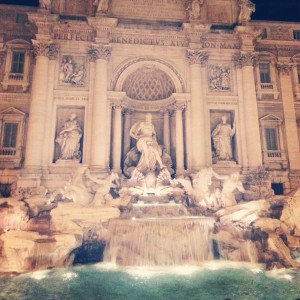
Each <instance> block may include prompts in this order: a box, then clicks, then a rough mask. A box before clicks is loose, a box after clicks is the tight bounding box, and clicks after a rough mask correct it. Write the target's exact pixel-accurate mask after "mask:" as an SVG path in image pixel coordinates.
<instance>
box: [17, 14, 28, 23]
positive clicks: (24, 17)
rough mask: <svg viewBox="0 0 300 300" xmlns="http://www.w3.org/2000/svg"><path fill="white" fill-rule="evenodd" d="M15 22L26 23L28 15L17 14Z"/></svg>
mask: <svg viewBox="0 0 300 300" xmlns="http://www.w3.org/2000/svg"><path fill="white" fill-rule="evenodd" d="M16 22H17V23H19V24H26V23H28V17H27V14H23V13H21V14H17V18H16Z"/></svg>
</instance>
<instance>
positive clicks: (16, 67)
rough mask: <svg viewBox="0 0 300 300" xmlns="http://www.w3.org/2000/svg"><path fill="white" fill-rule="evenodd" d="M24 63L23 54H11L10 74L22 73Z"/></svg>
mask: <svg viewBox="0 0 300 300" xmlns="http://www.w3.org/2000/svg"><path fill="white" fill-rule="evenodd" d="M24 61H25V53H24V52H13V56H12V63H11V73H18V74H23V73H24Z"/></svg>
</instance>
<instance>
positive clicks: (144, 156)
mask: <svg viewBox="0 0 300 300" xmlns="http://www.w3.org/2000/svg"><path fill="white" fill-rule="evenodd" d="M130 136H131V137H132V138H134V139H135V140H137V143H136V147H137V149H138V151H139V152H141V157H140V160H139V162H138V165H137V167H136V168H137V169H138V170H139V171H140V172H141V173H146V172H150V171H155V169H156V164H157V163H158V165H159V168H160V169H163V168H164V167H165V165H164V164H163V162H162V159H161V156H162V149H161V147H160V146H159V145H158V143H157V139H156V132H155V129H154V126H153V124H152V115H151V114H150V113H147V114H146V120H145V121H144V122H138V123H135V124H134V125H133V126H132V127H131V129H130Z"/></svg>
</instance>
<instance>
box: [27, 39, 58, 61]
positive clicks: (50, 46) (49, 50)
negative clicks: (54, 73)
mask: <svg viewBox="0 0 300 300" xmlns="http://www.w3.org/2000/svg"><path fill="white" fill-rule="evenodd" d="M32 45H33V51H32V52H33V55H34V56H35V57H37V56H46V57H48V58H49V59H51V60H54V59H56V58H57V55H58V49H59V47H58V45H57V44H55V43H53V42H52V41H47V42H44V41H37V40H32Z"/></svg>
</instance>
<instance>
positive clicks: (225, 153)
mask: <svg viewBox="0 0 300 300" xmlns="http://www.w3.org/2000/svg"><path fill="white" fill-rule="evenodd" d="M234 135H235V122H234V123H233V128H231V125H230V124H228V123H227V117H226V116H225V115H223V116H222V122H221V123H219V124H218V125H217V126H216V128H215V129H214V130H213V132H212V139H213V144H214V148H215V156H216V159H217V160H223V161H231V160H232V158H233V155H232V142H231V141H232V137H233V136H234Z"/></svg>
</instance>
